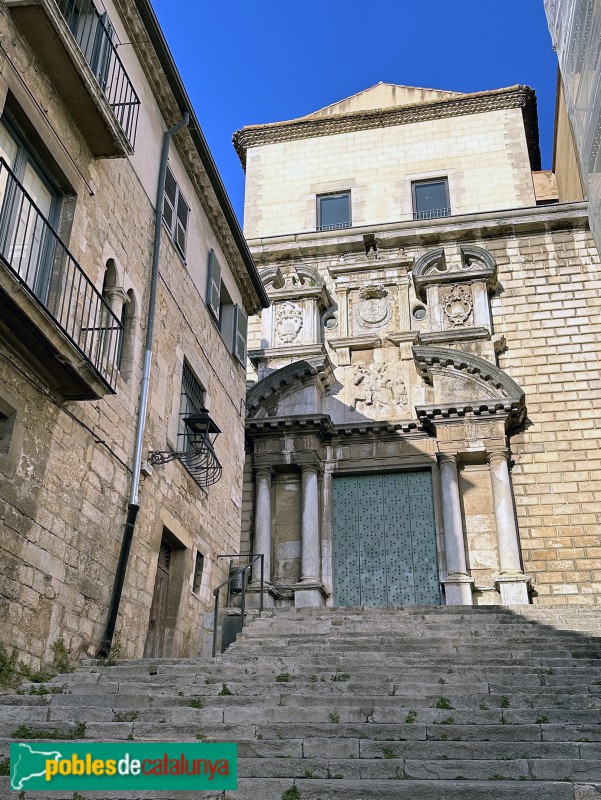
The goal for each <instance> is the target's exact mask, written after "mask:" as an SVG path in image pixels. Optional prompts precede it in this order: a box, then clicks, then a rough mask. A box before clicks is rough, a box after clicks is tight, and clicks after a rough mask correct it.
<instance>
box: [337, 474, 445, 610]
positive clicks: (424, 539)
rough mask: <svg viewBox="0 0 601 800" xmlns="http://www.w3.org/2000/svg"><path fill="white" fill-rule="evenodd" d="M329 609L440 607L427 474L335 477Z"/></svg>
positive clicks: (430, 483)
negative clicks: (332, 594) (330, 605)
mask: <svg viewBox="0 0 601 800" xmlns="http://www.w3.org/2000/svg"><path fill="white" fill-rule="evenodd" d="M333 506H334V603H335V605H338V606H379V605H391V606H396V605H440V584H439V576H438V559H437V555H436V529H435V524H434V499H433V495H432V477H431V473H430V471H429V470H420V471H415V472H395V473H385V474H375V475H352V476H341V477H335V478H334V480H333Z"/></svg>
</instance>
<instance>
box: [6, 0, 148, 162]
mask: <svg viewBox="0 0 601 800" xmlns="http://www.w3.org/2000/svg"><path fill="white" fill-rule="evenodd" d="M5 2H6V5H7V7H8V8H9V9H10V11H11V13H12V15H13V18H14V20H15V22H16V23H17V25H18V26H19V28H20V29H21V31H22V32H23V35H24V36H25V38H26V39H27V41H28V42H29V44H30V45H31V47H32V49H33V51H34V52H35V54H36V56H37V57H38V59H39V60H40V61H41V63H42V64H43V66H44V68H45V70H46V72H47V74H48V76H49V78H50V80H51V81H52V82H53V84H54V86H55V88H56V89H57V91H58V92H59V94H60V95H61V97H62V99H63V102H64V103H65V105H66V107H67V109H68V111H69V113H70V114H71V116H72V117H73V119H74V120H75V123H76V124H77V126H78V127H79V129H80V131H81V132H82V134H83V136H84V138H85V140H86V142H87V143H88V146H89V148H90V150H91V151H92V153H93V155H94V156H97V157H116V156H121V157H122V156H125V155H128V154H130V153H132V152H133V148H134V144H135V138H136V129H137V124H138V113H139V108H140V100H139V98H138V95H137V94H136V91H135V89H134V87H133V85H132V83H131V81H130V79H129V77H128V75H127V72H126V71H125V67H124V66H123V63H122V61H121V59H120V58H119V55H118V53H117V48H116V47H115V44H114V42H113V38H114V31H113V28H112V26H111V23H110V21H109V19H108V17H107V15H106V14H100V13H99V12H98V11H97V10H96V7H95V6H94V4H93V3H92V0H5Z"/></svg>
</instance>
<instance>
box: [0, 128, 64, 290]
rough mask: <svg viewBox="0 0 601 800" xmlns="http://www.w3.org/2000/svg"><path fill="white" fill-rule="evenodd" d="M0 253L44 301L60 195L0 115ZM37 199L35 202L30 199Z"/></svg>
mask: <svg viewBox="0 0 601 800" xmlns="http://www.w3.org/2000/svg"><path fill="white" fill-rule="evenodd" d="M0 158H1V159H2V160H3V161H4V166H1V167H0V255H1V256H2V257H3V258H4V259H5V260H6V261H7V262H8V263H9V264H10V266H11V267H12V268H13V270H14V271H15V272H16V273H17V274H18V275H19V276H20V277H21V279H22V280H23V281H24V282H25V283H26V284H27V285H28V286H29V288H30V289H31V290H32V291H33V292H34V293H35V294H36V296H37V297H38V298H39V299H40V300H41V301H42V302H44V303H45V302H46V300H47V295H48V286H49V282H50V272H51V266H52V249H53V243H54V237H53V236H52V233H53V232H54V230H55V228H56V223H57V221H58V215H59V208H60V200H59V195H58V192H57V191H56V190H55V189H54V187H53V186H52V185H51V183H50V182H49V180H48V178H47V177H46V175H45V174H44V172H43V170H42V169H41V167H40V166H39V165H38V164H37V162H36V161H35V160H34V157H33V156H32V155H31V153H30V152H29V150H28V149H27V147H26V145H25V143H24V140H23V139H22V138H21V137H20V136H19V134H18V133H17V131H16V130H15V129H14V128H13V127H12V126H11V124H10V123H9V122H8V121H7V120H6V119H4V118H3V119H2V121H0ZM33 204H35V205H33Z"/></svg>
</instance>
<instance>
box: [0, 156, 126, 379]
mask: <svg viewBox="0 0 601 800" xmlns="http://www.w3.org/2000/svg"><path fill="white" fill-rule="evenodd" d="M0 260H1V261H2V263H3V264H4V266H5V267H6V268H7V269H8V270H9V271H10V272H11V273H12V274H13V275H14V276H15V278H17V279H18V280H19V282H20V283H21V284H22V286H23V287H24V289H26V290H27V292H28V293H29V294H30V295H31V297H33V299H34V300H35V301H36V303H37V304H38V305H39V306H41V307H42V308H43V309H44V310H45V312H46V313H47V314H49V315H50V317H52V319H53V320H54V322H56V324H57V325H58V326H59V327H60V328H61V330H62V331H63V333H64V334H66V336H67V337H68V338H69V339H70V341H71V342H72V344H74V345H75V347H76V348H77V349H78V350H79V352H80V353H81V354H82V355H83V356H84V357H85V359H86V360H87V361H88V363H89V364H91V365H92V366H93V367H94V369H95V370H96V372H97V373H98V374H99V375H100V376H101V377H102V379H103V380H104V381H105V383H107V384H108V386H109V387H110V389H111V390H113V391H114V389H115V384H116V380H117V372H118V369H119V366H118V362H119V357H120V353H121V339H122V335H123V326H122V324H121V321H120V320H119V319H118V318H117V317H116V316H115V314H113V312H112V311H111V308H110V306H109V305H108V303H107V302H106V300H104V298H103V297H102V295H101V294H100V292H99V291H98V290H97V289H96V288H95V287H94V285H93V284H92V282H91V281H90V279H89V278H88V277H87V275H86V274H85V273H84V271H83V270H82V268H81V267H80V266H79V264H78V263H77V261H76V260H75V258H74V257H73V256H72V255H71V253H70V252H69V250H68V249H67V247H66V246H65V245H64V244H63V242H62V241H61V239H60V238H59V236H58V234H57V233H56V232H55V231H54V229H53V227H52V225H51V224H50V223H49V222H48V220H47V219H46V217H45V216H44V215H43V214H42V212H41V211H40V210H39V208H38V207H37V206H36V204H35V202H34V200H33V199H32V197H31V196H30V195H29V194H28V193H27V191H26V190H25V188H24V187H23V185H22V184H21V183H20V182H19V181H18V180H17V178H16V177H15V175H14V173H13V172H12V170H11V169H10V168H9V167H8V165H7V164H6V162H5V161H4V159H2V158H0Z"/></svg>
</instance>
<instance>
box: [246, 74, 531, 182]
mask: <svg viewBox="0 0 601 800" xmlns="http://www.w3.org/2000/svg"><path fill="white" fill-rule="evenodd" d="M505 108H522V109H523V110H524V121H525V124H526V136H527V139H528V147H529V150H530V160H531V163H532V169H540V152H539V150H538V145H537V138H538V137H537V134H538V123H537V117H536V97H535V94H534V92H533V90H532V89H530V87H528V86H510V87H508V88H505V89H495V90H493V91H489V92H474V93H472V94H467V95H464V96H461V97H452V98H449V99H446V100H436V101H434V102H431V103H422V104H416V105H410V106H398V107H394V108H384V109H381V108H380V109H374V110H369V111H355V112H351V113H346V114H333V115H331V116H327V117H303V118H301V119H294V120H289V121H286V122H272V123H269V124H267V125H249V126H247V127H245V128H242V129H241V130H239V131H236V132H235V133H234V136H233V142H234V147H235V148H236V152H237V153H238V156H239V158H240V161H241V162H242V166H243V167H245V166H246V151H247V150H248V149H249V148H250V147H258V146H260V145H265V144H275V143H276V142H289V141H292V140H295V139H310V138H313V137H316V136H333V135H335V134H340V133H349V132H352V131H361V130H368V129H369V128H388V127H391V126H394V125H407V124H410V123H413V122H424V121H426V120H436V119H442V118H445V117H459V116H463V115H465V114H480V113H484V112H487V111H497V110H498V109H505Z"/></svg>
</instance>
